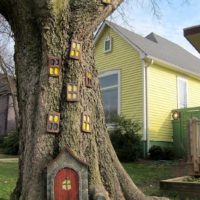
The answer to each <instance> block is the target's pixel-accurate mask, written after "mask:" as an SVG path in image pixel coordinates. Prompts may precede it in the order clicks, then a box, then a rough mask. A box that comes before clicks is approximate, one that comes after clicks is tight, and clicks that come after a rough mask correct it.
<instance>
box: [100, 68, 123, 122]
mask: <svg viewBox="0 0 200 200" xmlns="http://www.w3.org/2000/svg"><path fill="white" fill-rule="evenodd" d="M119 75H120V73H119V71H111V72H107V73H104V74H102V75H101V76H100V84H101V91H102V97H103V106H104V113H105V117H106V123H107V124H110V123H113V121H114V118H115V117H116V116H117V115H119V113H120V108H119V105H120V100H119V86H120V83H119Z"/></svg>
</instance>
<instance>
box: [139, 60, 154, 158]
mask: <svg viewBox="0 0 200 200" xmlns="http://www.w3.org/2000/svg"><path fill="white" fill-rule="evenodd" d="M142 62H143V66H144V67H143V87H144V88H143V96H144V100H143V101H144V102H143V105H144V106H143V108H144V136H143V138H144V141H146V151H147V152H148V150H149V143H150V136H149V113H148V95H149V93H148V67H150V66H151V65H153V63H154V61H153V59H148V60H146V59H145V58H143V59H142ZM144 154H145V152H144ZM145 156H146V155H145Z"/></svg>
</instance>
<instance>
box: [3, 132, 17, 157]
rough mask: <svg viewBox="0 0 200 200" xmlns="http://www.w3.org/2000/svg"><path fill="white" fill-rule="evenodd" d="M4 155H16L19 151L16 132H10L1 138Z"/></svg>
mask: <svg viewBox="0 0 200 200" xmlns="http://www.w3.org/2000/svg"><path fill="white" fill-rule="evenodd" d="M2 148H3V152H4V153H5V154H12V155H17V154H18V151H19V135H18V132H17V131H11V132H10V133H8V134H7V135H6V136H5V137H4V138H3V144H2Z"/></svg>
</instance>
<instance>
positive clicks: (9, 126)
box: [0, 74, 16, 137]
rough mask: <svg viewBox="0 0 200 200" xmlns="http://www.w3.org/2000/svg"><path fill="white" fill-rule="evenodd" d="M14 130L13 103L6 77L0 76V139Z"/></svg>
mask: <svg viewBox="0 0 200 200" xmlns="http://www.w3.org/2000/svg"><path fill="white" fill-rule="evenodd" d="M14 129H16V123H15V112H14V107H13V101H12V97H11V93H10V89H9V86H8V82H7V80H6V77H5V76H4V75H2V74H0V137H2V136H4V135H6V133H8V132H9V131H11V130H14Z"/></svg>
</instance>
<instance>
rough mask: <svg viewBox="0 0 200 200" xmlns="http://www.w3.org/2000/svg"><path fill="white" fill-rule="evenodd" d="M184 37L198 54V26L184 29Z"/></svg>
mask: <svg viewBox="0 0 200 200" xmlns="http://www.w3.org/2000/svg"><path fill="white" fill-rule="evenodd" d="M184 36H185V37H186V38H187V40H188V41H189V42H190V43H191V44H192V45H193V47H194V48H195V49H196V50H197V51H198V52H199V53H200V44H199V41H200V25H197V26H191V27H188V28H185V29H184Z"/></svg>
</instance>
